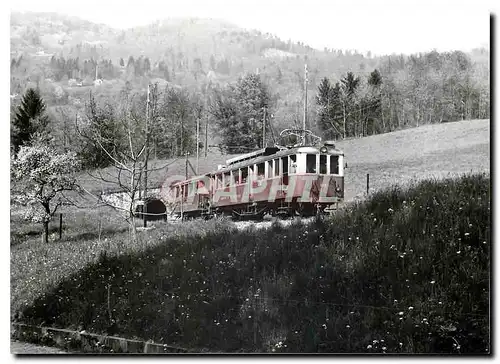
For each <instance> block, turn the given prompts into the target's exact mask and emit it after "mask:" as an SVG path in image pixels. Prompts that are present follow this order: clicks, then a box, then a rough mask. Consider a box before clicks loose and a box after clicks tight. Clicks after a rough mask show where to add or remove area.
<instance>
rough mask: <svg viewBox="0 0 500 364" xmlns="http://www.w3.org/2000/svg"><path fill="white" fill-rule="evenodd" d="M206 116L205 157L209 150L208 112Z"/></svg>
mask: <svg viewBox="0 0 500 364" xmlns="http://www.w3.org/2000/svg"><path fill="white" fill-rule="evenodd" d="M206 118H207V120H206V123H205V158H206V157H207V152H208V114H207V116H206Z"/></svg>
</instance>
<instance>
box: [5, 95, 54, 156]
mask: <svg viewBox="0 0 500 364" xmlns="http://www.w3.org/2000/svg"><path fill="white" fill-rule="evenodd" d="M45 108H46V107H45V103H44V102H43V100H42V98H41V96H40V93H39V91H38V90H35V89H33V88H29V89H28V90H27V91H26V93H25V94H24V96H23V99H22V101H21V105H20V106H19V107H18V108H17V112H16V116H15V118H14V120H13V121H12V128H11V143H12V146H13V147H14V152H15V153H17V152H18V150H19V147H20V146H22V145H29V144H30V143H31V142H32V140H33V137H34V136H35V134H36V133H39V132H43V131H44V129H45V128H46V126H47V124H48V123H49V118H48V117H47V115H45Z"/></svg>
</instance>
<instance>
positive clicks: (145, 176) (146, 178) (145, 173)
mask: <svg viewBox="0 0 500 364" xmlns="http://www.w3.org/2000/svg"><path fill="white" fill-rule="evenodd" d="M145 152H146V155H145V160H144V192H143V196H144V205H142V212H143V214H142V218H143V219H142V220H143V226H144V227H146V226H148V221H147V215H146V214H147V212H148V208H147V203H146V197H147V191H148V159H149V84H148V95H147V99H146V151H145Z"/></svg>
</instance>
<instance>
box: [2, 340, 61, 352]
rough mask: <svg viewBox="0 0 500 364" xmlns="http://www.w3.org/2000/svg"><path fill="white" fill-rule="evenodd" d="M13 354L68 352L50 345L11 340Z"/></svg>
mask: <svg viewBox="0 0 500 364" xmlns="http://www.w3.org/2000/svg"><path fill="white" fill-rule="evenodd" d="M10 353H11V354H68V353H67V352H65V351H63V350H61V349H58V348H53V347H49V346H40V345H35V344H30V343H25V342H21V341H11V342H10Z"/></svg>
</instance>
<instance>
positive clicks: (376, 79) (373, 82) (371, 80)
mask: <svg viewBox="0 0 500 364" xmlns="http://www.w3.org/2000/svg"><path fill="white" fill-rule="evenodd" d="M368 84H369V85H370V86H373V87H374V88H376V87H379V86H380V85H381V84H382V75H381V74H380V72H379V71H378V70H377V69H375V70H373V72H371V73H370V76H369V77H368Z"/></svg>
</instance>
